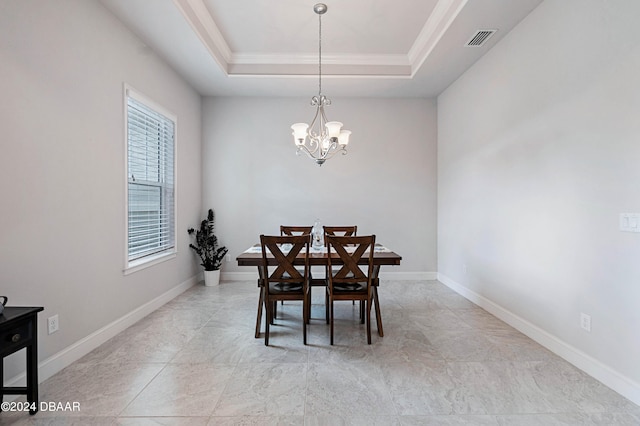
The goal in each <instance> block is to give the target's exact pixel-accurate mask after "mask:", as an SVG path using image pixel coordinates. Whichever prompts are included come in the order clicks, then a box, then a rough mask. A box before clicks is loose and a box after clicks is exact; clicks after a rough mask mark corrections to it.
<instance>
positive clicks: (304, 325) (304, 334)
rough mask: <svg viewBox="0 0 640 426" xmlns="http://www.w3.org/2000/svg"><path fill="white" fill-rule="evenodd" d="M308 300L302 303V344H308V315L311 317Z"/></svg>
mask: <svg viewBox="0 0 640 426" xmlns="http://www.w3.org/2000/svg"><path fill="white" fill-rule="evenodd" d="M308 311H309V305H308V304H307V300H303V301H302V343H304V344H305V345H306V344H307V315H309V312H308Z"/></svg>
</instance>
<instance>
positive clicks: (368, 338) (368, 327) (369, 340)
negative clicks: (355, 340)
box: [366, 298, 371, 345]
mask: <svg viewBox="0 0 640 426" xmlns="http://www.w3.org/2000/svg"><path fill="white" fill-rule="evenodd" d="M366 305H367V308H366V309H367V343H368V344H369V345H370V344H371V298H369V300H367V302H366Z"/></svg>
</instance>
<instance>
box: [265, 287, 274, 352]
mask: <svg viewBox="0 0 640 426" xmlns="http://www.w3.org/2000/svg"><path fill="white" fill-rule="evenodd" d="M265 302H266V303H265V304H264V305H265V308H266V311H267V318H266V321H265V322H264V324H265V325H264V345H265V346H269V325H270V323H271V316H272V315H273V313H272V312H271V311H272V310H273V305H275V303H274V302H271V301H269V300H268V299H266V297H265Z"/></svg>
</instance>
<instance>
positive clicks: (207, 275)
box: [204, 269, 220, 287]
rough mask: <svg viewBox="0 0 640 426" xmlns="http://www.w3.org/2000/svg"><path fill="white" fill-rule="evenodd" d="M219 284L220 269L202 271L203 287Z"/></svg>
mask: <svg viewBox="0 0 640 426" xmlns="http://www.w3.org/2000/svg"><path fill="white" fill-rule="evenodd" d="M218 284H220V269H218V270H217V271H204V285H206V286H207V287H214V286H217V285H218Z"/></svg>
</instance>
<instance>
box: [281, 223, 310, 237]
mask: <svg viewBox="0 0 640 426" xmlns="http://www.w3.org/2000/svg"><path fill="white" fill-rule="evenodd" d="M312 230H313V226H286V225H280V235H308V234H311V231H312Z"/></svg>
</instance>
